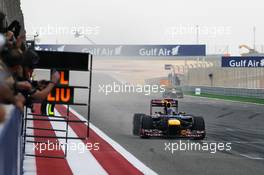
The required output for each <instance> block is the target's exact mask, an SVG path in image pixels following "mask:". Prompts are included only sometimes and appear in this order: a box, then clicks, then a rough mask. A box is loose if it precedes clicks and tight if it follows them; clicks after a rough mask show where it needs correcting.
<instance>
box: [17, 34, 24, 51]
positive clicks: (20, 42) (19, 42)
mask: <svg viewBox="0 0 264 175" xmlns="http://www.w3.org/2000/svg"><path fill="white" fill-rule="evenodd" d="M25 41H26V32H23V33H22V34H20V35H19V36H18V37H17V42H16V46H17V48H21V46H22V43H23V42H25Z"/></svg>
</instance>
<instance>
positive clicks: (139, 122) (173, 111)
mask: <svg viewBox="0 0 264 175" xmlns="http://www.w3.org/2000/svg"><path fill="white" fill-rule="evenodd" d="M160 108H163V110H162V111H161V110H160ZM157 109H159V110H158V111H157ZM155 110H156V111H155ZM133 134H134V135H137V136H140V137H141V138H149V137H151V136H156V137H157V136H165V137H185V138H192V139H204V138H205V124H204V119H203V117H197V116H193V115H187V114H185V113H183V112H178V101H177V100H174V99H154V100H151V104H150V115H146V114H134V118H133Z"/></svg>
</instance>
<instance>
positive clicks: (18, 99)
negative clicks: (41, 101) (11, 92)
mask: <svg viewBox="0 0 264 175" xmlns="http://www.w3.org/2000/svg"><path fill="white" fill-rule="evenodd" d="M25 102H26V99H25V97H24V96H23V95H22V94H17V95H16V96H15V104H14V105H15V106H16V107H17V108H18V109H19V110H20V111H21V112H23V111H24V104H25Z"/></svg>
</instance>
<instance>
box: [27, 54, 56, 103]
mask: <svg viewBox="0 0 264 175" xmlns="http://www.w3.org/2000/svg"><path fill="white" fill-rule="evenodd" d="M39 59H40V58H39V56H38V54H37V53H36V52H35V51H33V50H31V49H28V50H26V51H25V52H24V60H23V73H24V77H25V78H26V79H27V80H29V81H30V80H31V78H32V74H33V71H34V68H35V67H36V65H37V64H38V62H39ZM59 79H60V74H59V73H58V72H57V71H55V72H53V73H52V75H51V80H50V81H49V82H48V84H45V85H43V84H41V82H42V81H39V82H38V84H39V85H41V86H42V88H41V89H36V92H34V93H33V94H32V95H31V98H32V100H35V101H43V100H46V99H47V97H48V95H49V93H50V92H51V91H52V89H53V88H54V87H55V85H56V84H57V82H58V81H59Z"/></svg>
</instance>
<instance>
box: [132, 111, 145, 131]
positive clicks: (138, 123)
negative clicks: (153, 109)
mask: <svg viewBox="0 0 264 175" xmlns="http://www.w3.org/2000/svg"><path fill="white" fill-rule="evenodd" d="M143 116H145V114H134V117H133V135H137V136H139V134H140V127H141V119H142V117H143Z"/></svg>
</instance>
